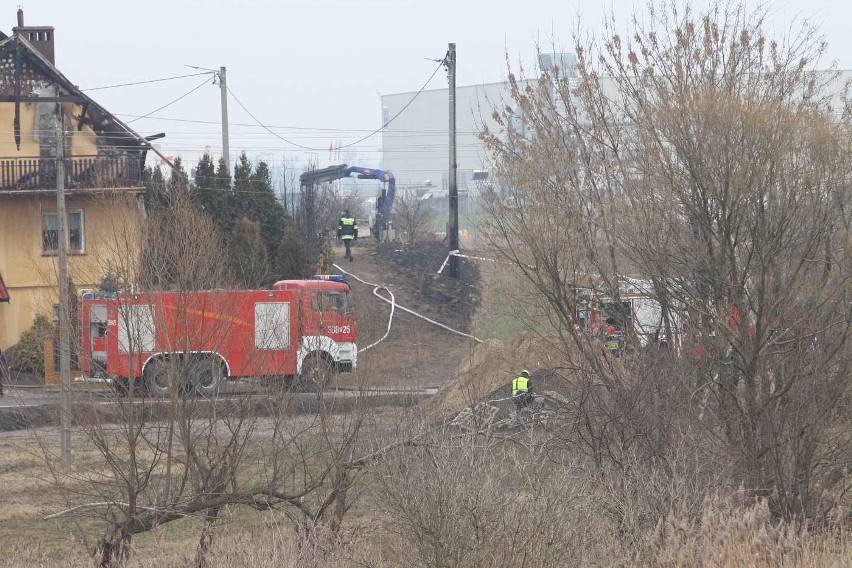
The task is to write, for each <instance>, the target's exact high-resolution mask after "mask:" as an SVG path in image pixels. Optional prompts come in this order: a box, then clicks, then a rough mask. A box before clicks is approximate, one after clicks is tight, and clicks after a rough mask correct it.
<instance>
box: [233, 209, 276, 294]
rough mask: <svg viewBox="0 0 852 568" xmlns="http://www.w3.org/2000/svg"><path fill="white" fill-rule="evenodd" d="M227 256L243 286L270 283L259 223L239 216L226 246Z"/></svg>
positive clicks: (259, 286)
mask: <svg viewBox="0 0 852 568" xmlns="http://www.w3.org/2000/svg"><path fill="white" fill-rule="evenodd" d="M228 253H229V254H228V256H229V257H230V262H231V267H232V268H233V272H234V274H235V275H236V277H237V280H238V281H239V282H240V283H241V284H242V285H243V287H245V288H262V287H264V286H267V285H269V284H271V282H269V281H268V276H269V274H270V273H271V272H272V271H271V267H270V266H269V256H268V255H267V253H266V244H265V243H264V242H263V239H262V238H261V235H260V223H258V222H256V221H252V220H251V219H249V218H248V217H240V218H239V220H237V223H236V224H235V225H234V232H233V234H232V235H231V240H230V243H229V246H228Z"/></svg>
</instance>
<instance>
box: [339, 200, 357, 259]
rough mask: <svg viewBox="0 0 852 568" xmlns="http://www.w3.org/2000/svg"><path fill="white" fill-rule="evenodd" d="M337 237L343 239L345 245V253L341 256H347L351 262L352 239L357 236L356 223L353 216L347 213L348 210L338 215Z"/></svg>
mask: <svg viewBox="0 0 852 568" xmlns="http://www.w3.org/2000/svg"><path fill="white" fill-rule="evenodd" d="M337 238H338V239H341V240H342V241H343V245H344V246H345V247H346V254H345V255H344V257H343V258H348V259H349V262H352V260H354V259H353V257H352V239H357V238H358V225H357V224H356V223H355V218H354V217H352V216H351V215H350V214H349V210H348V209H347V210H346V211H344V212H343V216H342V217H340V223H338V225H337Z"/></svg>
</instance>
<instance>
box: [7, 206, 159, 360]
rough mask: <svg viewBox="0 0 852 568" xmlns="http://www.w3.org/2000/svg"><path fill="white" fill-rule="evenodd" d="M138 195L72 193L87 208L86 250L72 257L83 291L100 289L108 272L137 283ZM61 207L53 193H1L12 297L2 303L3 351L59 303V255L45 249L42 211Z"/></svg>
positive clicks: (76, 280) (74, 278)
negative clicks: (57, 284)
mask: <svg viewBox="0 0 852 568" xmlns="http://www.w3.org/2000/svg"><path fill="white" fill-rule="evenodd" d="M138 199H139V197H138V194H137V193H124V192H123V193H121V194H108V193H100V194H94V193H86V194H77V195H71V196H70V197H69V198H68V199H67V205H66V207H67V209H68V210H69V211H71V210H78V209H79V210H82V211H83V218H84V226H83V232H84V243H85V252H84V254H81V255H71V256H69V261H68V264H69V274H70V276H71V279H72V281H73V282H74V285H75V286H76V287H77V288H78V289H82V288H97V287H98V286H99V284H100V282H101V279H102V278H103V276H104V274H105V273H106V272H107V271H113V272H116V273H119V274H123V275H126V277H127V278H128V279H129V280H130V281H133V276H134V275H135V274H136V272H137V269H138V259H139V247H140V243H141V233H140V231H141V219H142V214H143V211H142V208H141V205H140V203H141V202H139V201H138ZM55 211H56V199H55V198H54V197H50V196H32V195H21V194H18V195H6V196H0V274H2V275H3V278H4V280H5V282H6V287H7V288H8V290H9V294H10V299H11V301H10V302H8V303H0V349H6V348H7V347H9V346H10V345H13V344H15V343H17V341H18V340H19V339H20V336H21V333H22V332H23V331H25V330H27V329H29V327H30V326H31V325H32V322H33V319H34V318H35V316H36V314H40V313H41V314H45V315H48V316H49V317H51V318H52V317H53V306H54V304H56V303H57V302H58V291H57V290H58V289H57V287H56V282H57V276H56V275H57V257H56V255H55V254H44V253H43V252H42V213H49V212H55Z"/></svg>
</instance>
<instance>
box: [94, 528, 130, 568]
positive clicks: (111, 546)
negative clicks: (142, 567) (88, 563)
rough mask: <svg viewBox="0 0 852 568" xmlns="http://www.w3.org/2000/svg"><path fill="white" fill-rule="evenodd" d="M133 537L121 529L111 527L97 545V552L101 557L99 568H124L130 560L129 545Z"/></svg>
mask: <svg viewBox="0 0 852 568" xmlns="http://www.w3.org/2000/svg"><path fill="white" fill-rule="evenodd" d="M132 540H133V535H131V534H128V533H125V532H124V529H122V528H121V527H113V529H112V530H111V531H110V532H108V533H106V534H105V535H104V536H103V537H102V538H101V541H100V542H99V543H98V551H99V552H100V555H101V562H100V564H99V566H100V567H101V568H116V567H118V566H124V563H125V562H126V561H127V560H128V559H129V558H130V544H131V542H132Z"/></svg>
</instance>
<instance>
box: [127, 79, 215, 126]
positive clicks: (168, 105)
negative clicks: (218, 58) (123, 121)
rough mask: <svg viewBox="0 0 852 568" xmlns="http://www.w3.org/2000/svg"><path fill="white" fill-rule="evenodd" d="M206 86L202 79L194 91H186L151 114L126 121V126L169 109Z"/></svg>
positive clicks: (205, 81)
mask: <svg viewBox="0 0 852 568" xmlns="http://www.w3.org/2000/svg"><path fill="white" fill-rule="evenodd" d="M206 84H207V79H204V81H202V82H201V84H199V85H198V86H197V87H195V88H194V89H192V90H191V91H187V92H186V93H184V94H182V95H181V96H179V97H178V98H176V99H175V100H173V101H171V102H168V103H166V104H164V105H163V106H161V107H160V108H157V109H154V110H152V111H151V112H149V113H148V114H143V115H142V116H140V117H139V118H134V119H133V120H128V121H127V124H130V123H131V122H136V121H137V120H142V119H143V118H147V117H149V116H151V115H152V114H154V113H155V112H159V111H161V110H163V109H164V108H166V107H170V106H172V105H173V104H175V103H176V102H178V101H180V100H182V99H185V98H186V97H188V96H189V95H191V94H192V93H194V92H195V91H197V90H198V89H200V88H201V87H203V86H204V85H206Z"/></svg>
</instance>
